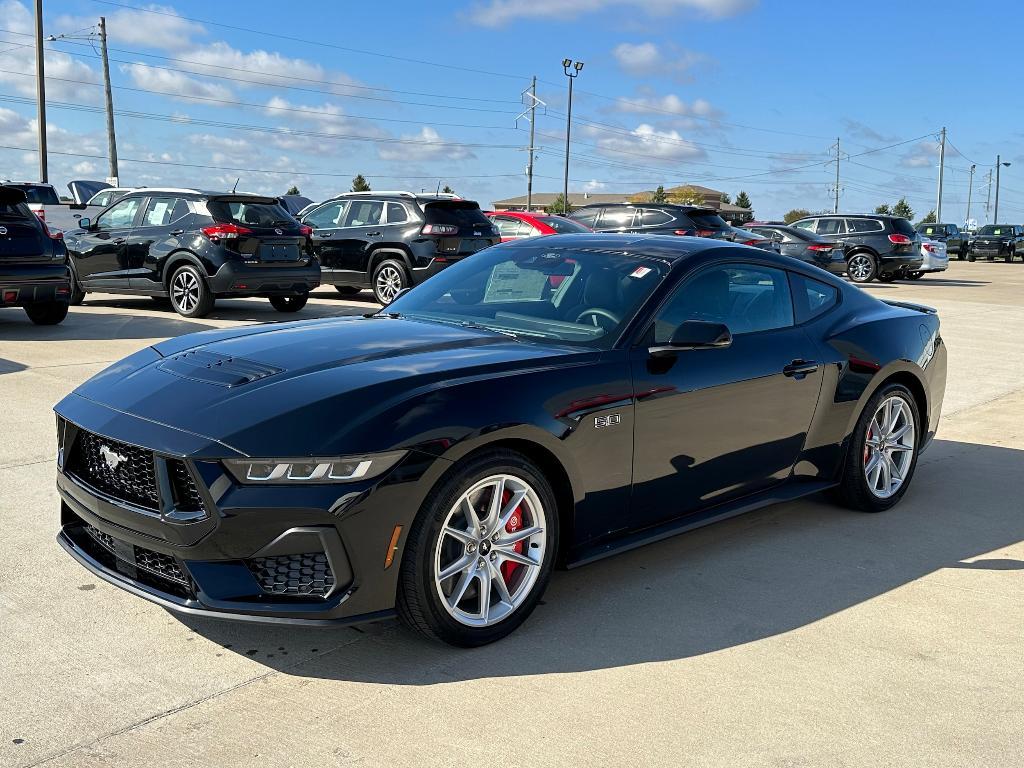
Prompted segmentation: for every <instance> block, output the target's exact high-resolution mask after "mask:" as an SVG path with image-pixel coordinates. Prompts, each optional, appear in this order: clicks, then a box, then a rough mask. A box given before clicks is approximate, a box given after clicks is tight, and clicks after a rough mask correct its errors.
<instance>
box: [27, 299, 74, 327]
mask: <svg viewBox="0 0 1024 768" xmlns="http://www.w3.org/2000/svg"><path fill="white" fill-rule="evenodd" d="M69 306H70V305H69V304H68V303H67V302H66V301H46V302H40V303H39V304H29V305H28V306H27V307H25V314H26V315H28V319H29V320H31V321H32V322H33V323H35V324H36V325H57V324H58V323H60V322H61V321H62V320H63V319H64V318H65V317H67V316H68V307H69Z"/></svg>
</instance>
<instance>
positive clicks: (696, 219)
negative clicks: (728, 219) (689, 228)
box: [686, 211, 729, 229]
mask: <svg viewBox="0 0 1024 768" xmlns="http://www.w3.org/2000/svg"><path fill="white" fill-rule="evenodd" d="M686 215H687V216H689V217H690V221H692V222H693V223H694V224H696V225H697V228H698V229H725V228H726V227H727V226H729V225H728V224H726V223H725V219H723V218H722V217H721V216H719V215H718V214H717V213H708V212H702V211H691V212H690V213H688V214H686Z"/></svg>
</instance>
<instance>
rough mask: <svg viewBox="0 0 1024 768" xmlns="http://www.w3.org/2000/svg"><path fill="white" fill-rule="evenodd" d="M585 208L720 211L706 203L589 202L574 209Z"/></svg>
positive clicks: (580, 209)
mask: <svg viewBox="0 0 1024 768" xmlns="http://www.w3.org/2000/svg"><path fill="white" fill-rule="evenodd" d="M584 208H672V209H673V210H684V211H687V212H690V211H701V212H706V213H718V211H716V210H715V209H714V208H708V207H707V206H706V205H686V204H685V203H589V204H588V205H581V206H579V207H578V208H574V209H573V210H576V211H582V210H583V209H584Z"/></svg>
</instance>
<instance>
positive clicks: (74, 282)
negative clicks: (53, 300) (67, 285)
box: [70, 267, 85, 307]
mask: <svg viewBox="0 0 1024 768" xmlns="http://www.w3.org/2000/svg"><path fill="white" fill-rule="evenodd" d="M83 301H85V291H83V290H82V286H81V285H79V284H78V275H76V274H75V268H74V267H72V268H71V302H70V304H71V306H73V307H77V306H80V305H81V303H82V302H83Z"/></svg>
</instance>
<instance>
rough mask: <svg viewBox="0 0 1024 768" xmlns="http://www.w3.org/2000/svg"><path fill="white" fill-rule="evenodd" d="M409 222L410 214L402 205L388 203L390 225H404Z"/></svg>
mask: <svg viewBox="0 0 1024 768" xmlns="http://www.w3.org/2000/svg"><path fill="white" fill-rule="evenodd" d="M408 220H409V212H408V211H407V210H405V206H404V205H402V204H401V203H388V224H404V223H405V222H407V221H408Z"/></svg>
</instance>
